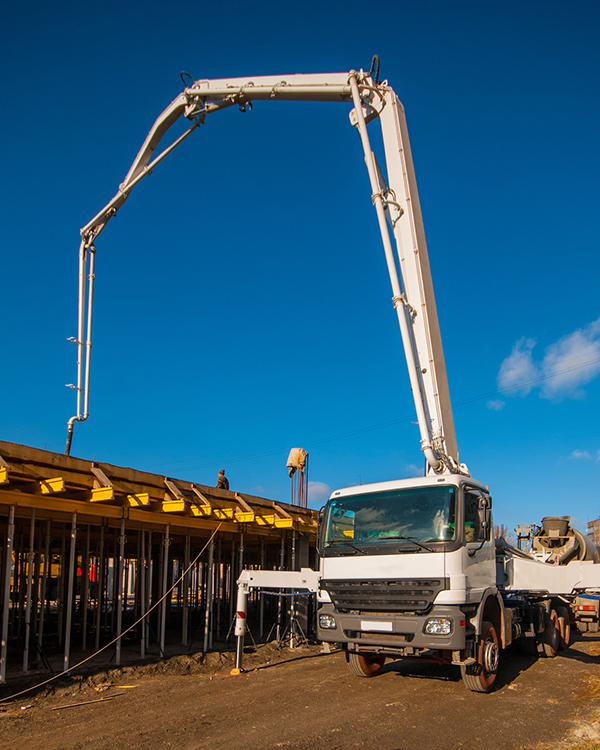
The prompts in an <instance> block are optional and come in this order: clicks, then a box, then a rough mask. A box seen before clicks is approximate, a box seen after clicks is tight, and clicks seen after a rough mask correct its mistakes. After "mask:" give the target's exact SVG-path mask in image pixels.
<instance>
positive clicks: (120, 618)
mask: <svg viewBox="0 0 600 750" xmlns="http://www.w3.org/2000/svg"><path fill="white" fill-rule="evenodd" d="M124 556H125V519H124V518H122V519H121V535H120V536H119V563H118V565H117V571H116V573H117V582H116V583H117V650H116V656H115V663H116V664H117V666H119V665H120V664H121V627H122V624H123V562H124ZM113 585H114V584H113Z"/></svg>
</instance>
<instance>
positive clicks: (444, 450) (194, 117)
mask: <svg viewBox="0 0 600 750" xmlns="http://www.w3.org/2000/svg"><path fill="white" fill-rule="evenodd" d="M263 99H264V100H294V101H333V102H346V103H350V104H353V105H354V108H353V109H352V111H351V112H350V121H351V123H352V124H353V125H354V126H355V127H356V129H357V131H358V132H359V134H360V138H361V141H362V145H363V149H364V152H365V161H366V164H367V170H368V173H369V179H370V183H371V192H372V200H373V204H374V206H375V210H376V212H377V217H378V221H379V226H380V230H381V236H382V240H383V245H384V251H385V256H386V261H387V266H388V271H389V275H390V281H391V284H392V292H393V302H394V307H395V309H396V313H397V315H398V321H399V324H400V330H401V334H402V342H403V345H404V351H405V354H406V360H407V364H408V371H409V377H410V383H411V388H412V391H413V397H414V401H415V407H416V410H417V418H418V423H419V430H420V433H421V447H422V450H423V452H424V454H425V457H426V459H427V463H428V464H429V467H430V468H431V470H433V471H435V472H436V473H441V472H457V471H458V472H461V473H465V471H466V470H465V469H464V467H463V468H461V467H460V466H459V462H458V451H457V446H456V437H455V434H454V422H453V419H452V409H451V405H450V396H449V390H448V383H447V377H446V368H445V364H444V355H443V351H442V343H441V336H440V330H439V323H438V318H437V312H436V306H435V299H434V294H433V284H432V280H431V271H430V268H429V259H428V255H427V246H426V244H425V233H424V230H423V220H422V217H421V209H420V205H419V197H418V193H417V186H416V179H415V174H414V167H413V162H412V156H411V152H410V145H409V141H408V132H407V128H406V120H405V117H404V109H403V107H402V105H401V103H400V101H399V99H398V97H397V96H396V94H395V93H394V91H393V90H392V88H391V87H390V86H388V84H387V81H384V82H382V83H379V82H377V81H376V80H373V78H371V77H369V76H368V75H366V74H365V73H363V71H360V72H356V71H350V72H349V73H333V74H326V75H290V76H260V77H257V78H231V79H219V80H210V81H209V80H199V81H195V82H194V83H193V84H192V85H191V86H190V87H188V88H186V89H185V90H184V91H183V92H182V93H181V94H180V95H179V96H178V97H177V98H176V99H175V100H174V101H173V102H172V103H171V104H170V105H169V106H168V107H167V108H166V109H165V111H164V112H163V113H162V114H161V115H160V116H159V117H158V119H157V120H156V122H155V123H154V125H153V127H152V129H151V130H150V132H149V133H148V136H147V137H146V140H145V141H144V143H143V145H142V147H141V149H140V151H139V153H138V155H137V156H136V158H135V161H134V162H133V164H132V165H131V168H130V169H129V172H128V173H127V175H126V177H125V180H124V181H123V183H122V184H121V185H120V186H119V191H118V192H117V194H116V195H115V196H114V198H113V199H112V200H111V201H110V202H109V203H108V204H107V205H106V206H105V207H104V208H103V209H102V210H101V211H100V212H99V213H98V214H97V215H96V216H95V217H94V218H93V219H92V220H91V221H90V222H89V223H88V224H86V226H85V227H83V229H82V230H81V244H80V249H79V317H78V335H77V339H76V344H77V352H78V356H77V385H73V386H72V388H74V390H75V391H76V393H77V414H76V416H74V417H71V419H70V420H69V423H68V437H67V447H66V451H65V452H66V453H67V455H68V454H69V452H70V448H71V441H72V436H73V428H74V424H75V422H83V421H85V420H86V419H87V418H88V407H89V378H90V354H91V346H92V343H91V327H92V302H93V284H94V258H95V251H96V248H95V247H94V242H95V240H96V238H97V237H98V235H99V234H100V233H101V232H102V230H103V229H104V227H105V226H106V224H107V223H108V222H109V221H110V219H111V218H112V217H113V216H114V215H115V214H116V212H117V211H118V209H119V208H120V207H121V206H122V205H123V203H124V202H125V200H126V199H127V197H128V195H129V193H130V192H131V190H132V188H133V187H134V186H135V185H136V184H137V183H138V182H139V181H140V180H141V179H142V178H143V177H144V176H145V175H147V174H150V172H151V171H152V170H153V168H154V167H155V166H156V165H157V164H158V163H159V162H160V161H162V159H164V158H165V156H167V154H169V153H170V152H171V151H172V150H173V149H174V148H175V147H176V146H178V145H179V144H180V143H181V142H182V141H183V140H184V139H185V138H187V136H188V135H190V134H191V132H192V131H193V130H195V129H196V128H197V127H198V126H199V125H201V124H202V123H203V122H204V120H205V118H206V115H207V114H211V113H213V112H217V111H218V110H221V109H224V108H226V107H230V106H232V105H238V106H239V107H240V109H242V110H244V109H245V108H246V106H251V105H252V102H253V101H259V100H263ZM181 116H184V117H186V118H187V119H188V120H190V121H191V122H192V124H191V125H190V127H189V128H188V129H187V130H186V131H185V132H184V133H183V134H182V135H181V136H180V137H179V138H177V139H176V140H175V141H174V142H173V143H172V144H171V145H170V146H168V147H167V148H166V149H165V150H164V151H162V152H161V153H160V154H159V155H158V156H154V153H155V150H156V148H157V147H158V145H159V143H160V141H161V139H162V137H163V136H164V135H165V133H166V131H167V130H168V129H169V128H170V127H171V125H173V123H175V122H176V120H178V119H179V118H180V117H181ZM376 118H378V119H379V121H380V123H381V128H382V135H383V143H384V149H385V161H386V166H387V182H386V180H385V178H384V176H383V174H382V171H381V169H380V167H379V165H378V164H377V160H376V158H375V155H374V154H373V152H372V151H371V146H370V142H369V136H368V132H367V123H368V122H370V121H371V120H373V119H376ZM388 222H389V224H390V227H391V230H392V235H393V237H394V240H395V245H396V252H397V256H398V261H396V258H395V256H394V251H393V248H392V243H391V238H390V234H389V231H388ZM398 267H399V270H400V278H401V279H402V283H400V280H399V275H398ZM88 269H89V275H87V278H86V273H87V271H88ZM86 321H87V322H86ZM84 338H85V341H84ZM84 360H85V362H84ZM82 399H83V407H82Z"/></svg>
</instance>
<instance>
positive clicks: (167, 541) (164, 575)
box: [160, 524, 171, 658]
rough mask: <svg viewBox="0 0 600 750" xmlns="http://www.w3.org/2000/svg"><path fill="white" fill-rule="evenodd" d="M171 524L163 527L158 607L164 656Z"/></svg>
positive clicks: (161, 645) (161, 648)
mask: <svg viewBox="0 0 600 750" xmlns="http://www.w3.org/2000/svg"><path fill="white" fill-rule="evenodd" d="M170 526H171V524H167V528H166V529H165V538H164V540H163V545H164V551H163V569H162V592H161V596H162V597H165V598H164V599H163V600H162V604H161V609H160V651H161V655H162V657H163V658H164V656H165V630H166V626H167V604H168V601H167V598H166V596H165V595H166V593H167V584H168V580H169V578H168V575H169V545H170V544H171V540H170V539H169V530H170Z"/></svg>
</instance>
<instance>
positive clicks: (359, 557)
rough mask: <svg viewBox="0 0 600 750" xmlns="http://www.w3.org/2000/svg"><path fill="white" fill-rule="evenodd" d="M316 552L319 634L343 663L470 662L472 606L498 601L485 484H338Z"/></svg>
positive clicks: (477, 622)
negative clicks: (339, 650)
mask: <svg viewBox="0 0 600 750" xmlns="http://www.w3.org/2000/svg"><path fill="white" fill-rule="evenodd" d="M319 552H320V558H321V571H320V572H321V582H320V591H319V594H318V600H319V611H318V618H317V621H318V637H319V639H321V640H323V641H326V642H327V641H328V642H335V643H340V644H343V647H344V648H345V649H346V651H347V653H348V654H349V659H350V662H353V661H357V659H360V661H361V662H362V663H363V664H370V665H371V666H373V665H375V666H377V664H378V663H383V661H382V658H383V659H385V658H386V657H411V658H418V657H420V656H427V657H428V658H434V659H435V660H438V661H442V662H452V663H455V664H459V665H460V664H463V665H465V664H466V665H467V666H468V665H469V664H470V662H472V661H473V649H472V648H471V643H472V641H473V639H474V637H475V635H476V633H477V631H478V630H481V628H482V625H481V618H478V613H480V611H481V606H480V605H481V603H482V601H483V600H484V599H485V598H486V597H489V596H492V597H493V598H494V599H495V600H496V601H497V590H496V568H495V566H496V557H495V548H494V541H493V534H492V522H491V497H490V495H489V493H488V489H487V487H486V486H484V485H483V484H481V483H479V482H477V481H475V480H473V479H472V478H471V477H468V476H464V475H460V474H446V475H443V476H436V475H433V476H426V477H421V478H416V479H403V480H398V481H393V482H380V483H377V484H370V485H361V486H358V487H350V488H346V489H342V490H336V491H335V492H333V494H332V495H331V497H330V499H329V501H328V503H327V505H326V507H325V509H324V512H323V520H322V523H321V528H320V535H319ZM496 611H497V613H500V611H501V605H500V606H498V607H497V608H496ZM496 620H497V622H496V624H495V628H496V635H495V646H496V649H497V648H498V647H499V641H498V634H499V633H500V626H501V623H500V621H499V620H500V618H499V617H497V618H496ZM492 640H494V639H492ZM353 655H354V656H353ZM351 668H352V664H351ZM353 671H355V670H353ZM362 671H363V672H364V669H363V670H362Z"/></svg>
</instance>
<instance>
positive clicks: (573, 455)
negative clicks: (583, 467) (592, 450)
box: [569, 449, 592, 461]
mask: <svg viewBox="0 0 600 750" xmlns="http://www.w3.org/2000/svg"><path fill="white" fill-rule="evenodd" d="M569 458H583V459H584V460H586V461H589V460H591V458H592V457H591V456H590V454H589V451H579V450H577V449H575V450H574V451H573V453H571V455H570V456H569Z"/></svg>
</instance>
